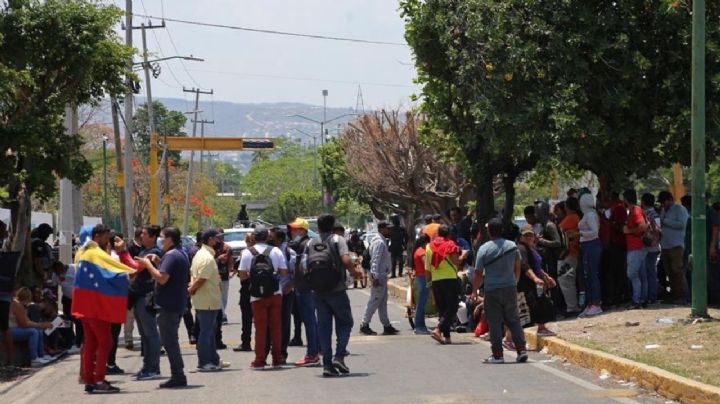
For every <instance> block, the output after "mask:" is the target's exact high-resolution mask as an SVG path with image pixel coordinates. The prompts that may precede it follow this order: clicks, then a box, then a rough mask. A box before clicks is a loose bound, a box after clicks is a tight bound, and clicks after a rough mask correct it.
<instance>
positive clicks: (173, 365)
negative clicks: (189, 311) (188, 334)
mask: <svg viewBox="0 0 720 404" xmlns="http://www.w3.org/2000/svg"><path fill="white" fill-rule="evenodd" d="M182 316H183V313H182V312H172V311H163V310H160V313H159V314H158V318H157V321H158V325H159V326H160V340H161V341H162V344H163V346H164V347H165V351H166V352H167V357H168V360H169V361H170V373H171V375H172V378H173V379H175V380H178V381H181V380H186V379H185V372H184V371H183V369H184V367H185V363H184V362H183V358H182V352H181V351H180V341H179V340H178V329H179V328H180V320H181V319H182Z"/></svg>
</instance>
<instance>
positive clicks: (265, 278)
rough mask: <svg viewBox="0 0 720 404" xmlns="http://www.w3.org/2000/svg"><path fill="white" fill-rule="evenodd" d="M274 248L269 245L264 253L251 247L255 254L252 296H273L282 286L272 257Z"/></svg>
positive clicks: (251, 266) (252, 269) (253, 254)
mask: <svg viewBox="0 0 720 404" xmlns="http://www.w3.org/2000/svg"><path fill="white" fill-rule="evenodd" d="M272 249H273V247H268V248H266V249H265V251H263V252H262V254H261V253H259V252H258V250H256V249H255V247H250V249H249V251H250V254H252V256H253V259H252V263H251V264H250V296H252V297H259V298H263V297H269V296H272V295H274V294H275V292H277V290H278V288H279V287H280V281H279V280H278V279H277V278H276V277H275V268H274V267H273V263H272V259H271V258H270V252H271V251H272Z"/></svg>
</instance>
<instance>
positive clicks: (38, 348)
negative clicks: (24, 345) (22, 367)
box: [10, 327, 45, 360]
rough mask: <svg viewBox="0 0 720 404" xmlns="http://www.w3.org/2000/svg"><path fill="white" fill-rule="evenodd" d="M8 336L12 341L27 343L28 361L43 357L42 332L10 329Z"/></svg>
mask: <svg viewBox="0 0 720 404" xmlns="http://www.w3.org/2000/svg"><path fill="white" fill-rule="evenodd" d="M10 335H11V336H12V340H13V341H25V340H27V341H28V346H29V348H30V360H35V359H37V358H41V357H43V356H45V352H44V347H43V332H42V330H40V329H37V328H21V327H12V328H10Z"/></svg>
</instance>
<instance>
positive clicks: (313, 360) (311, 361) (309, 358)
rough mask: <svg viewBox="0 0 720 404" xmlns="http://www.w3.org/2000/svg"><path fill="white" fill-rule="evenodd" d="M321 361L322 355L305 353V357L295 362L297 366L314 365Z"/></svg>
mask: <svg viewBox="0 0 720 404" xmlns="http://www.w3.org/2000/svg"><path fill="white" fill-rule="evenodd" d="M319 363H320V355H315V356H313V355H305V357H304V358H302V359H300V360H299V361H297V362H295V366H313V365H317V364H319Z"/></svg>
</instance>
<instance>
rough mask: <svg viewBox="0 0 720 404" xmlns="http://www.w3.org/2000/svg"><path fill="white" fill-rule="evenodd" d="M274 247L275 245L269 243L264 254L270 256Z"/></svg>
mask: <svg viewBox="0 0 720 404" xmlns="http://www.w3.org/2000/svg"><path fill="white" fill-rule="evenodd" d="M273 248H274V247H273V246H271V245H269V246H268V247H267V248H266V249H265V251H263V252H262V255H264V256H266V257H268V258H270V253H271V252H272V250H273Z"/></svg>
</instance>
